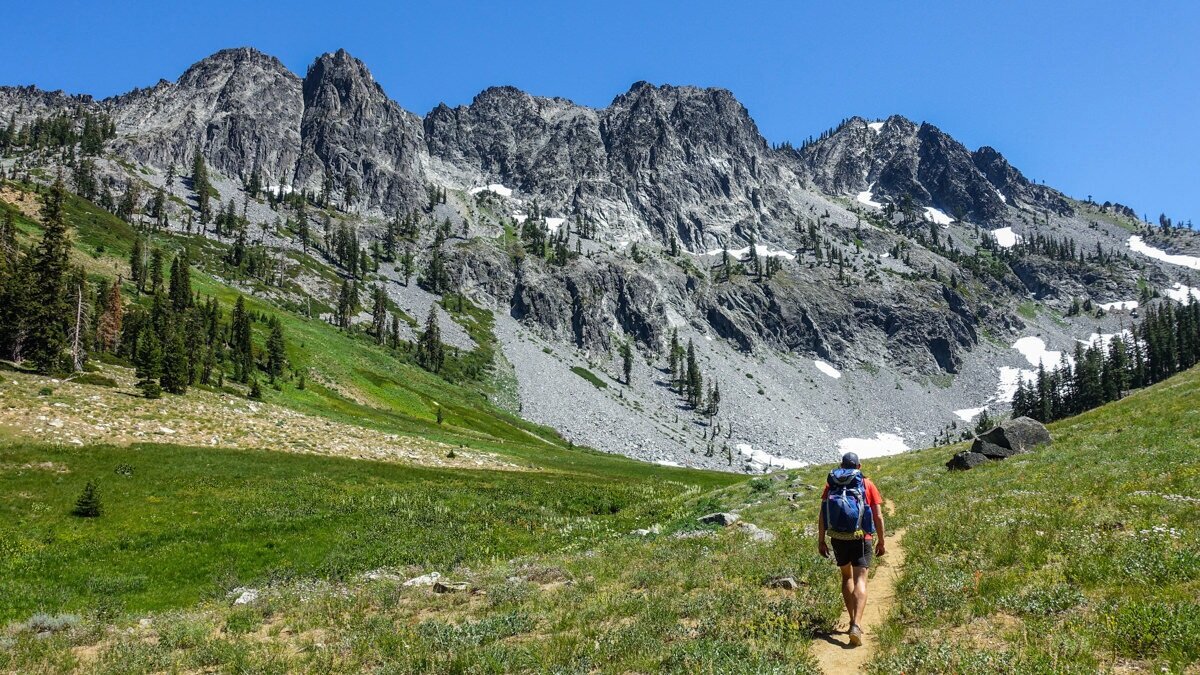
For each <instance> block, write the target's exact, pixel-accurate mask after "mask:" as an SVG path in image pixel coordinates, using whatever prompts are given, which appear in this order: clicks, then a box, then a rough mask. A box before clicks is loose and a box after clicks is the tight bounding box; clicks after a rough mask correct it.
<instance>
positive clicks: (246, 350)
mask: <svg viewBox="0 0 1200 675" xmlns="http://www.w3.org/2000/svg"><path fill="white" fill-rule="evenodd" d="M230 331H231V336H230V337H231V342H232V345H231V346H232V347H233V372H234V379H235V380H237V381H238V382H241V383H242V384H245V383H247V382H249V381H250V375H251V373H252V371H253V370H254V346H253V343H252V341H251V330H250V315H249V314H248V313H247V312H246V299H245V298H244V297H243V296H241V295H239V296H238V298H237V302H236V303H235V304H234V306H233V314H232V316H230Z"/></svg>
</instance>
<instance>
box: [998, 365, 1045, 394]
mask: <svg viewBox="0 0 1200 675" xmlns="http://www.w3.org/2000/svg"><path fill="white" fill-rule="evenodd" d="M1022 381H1024V382H1025V384H1033V383H1034V382H1036V381H1037V373H1036V372H1034V371H1032V370H1025V369H1022V368H1012V367H1010V366H1003V367H1001V368H1000V382H999V383H998V384H997V385H996V400H997V401H999V402H1001V403H1012V400H1013V396H1015V395H1016V393H1017V384H1018V383H1020V382H1022Z"/></svg>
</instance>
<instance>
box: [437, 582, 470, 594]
mask: <svg viewBox="0 0 1200 675" xmlns="http://www.w3.org/2000/svg"><path fill="white" fill-rule="evenodd" d="M469 588H470V586H468V585H467V582H465V581H437V582H434V584H433V592H434V593H463V592H465V591H467V590H468V589H469Z"/></svg>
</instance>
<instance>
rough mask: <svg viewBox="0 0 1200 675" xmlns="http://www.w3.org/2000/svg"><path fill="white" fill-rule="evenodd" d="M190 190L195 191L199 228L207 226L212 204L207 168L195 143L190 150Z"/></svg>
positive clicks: (198, 146)
mask: <svg viewBox="0 0 1200 675" xmlns="http://www.w3.org/2000/svg"><path fill="white" fill-rule="evenodd" d="M192 189H193V190H195V191H196V208H197V210H199V211H200V227H201V230H203V228H204V226H206V225H208V223H209V221H211V220H212V215H213V214H212V203H211V201H210V199H211V197H210V195H209V184H208V167H207V166H206V165H205V163H204V155H203V154H202V153H201V152H200V144H199V143H197V144H196V146H195V148H194V149H193V150H192Z"/></svg>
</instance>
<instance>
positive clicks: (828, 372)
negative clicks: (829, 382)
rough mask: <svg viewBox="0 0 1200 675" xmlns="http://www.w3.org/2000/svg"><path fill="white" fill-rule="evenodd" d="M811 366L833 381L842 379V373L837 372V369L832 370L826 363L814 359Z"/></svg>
mask: <svg viewBox="0 0 1200 675" xmlns="http://www.w3.org/2000/svg"><path fill="white" fill-rule="evenodd" d="M813 365H814V366H816V367H817V370H819V371H821V372H822V373H825V374H826V375H828V376H830V377H832V378H833V379H835V380H838V379H841V377H842V372H841V371H840V370H838V369H837V368H834V367H833V366H831V365H829V364H828V363H825V362H824V361H822V360H820V359H814V360H813Z"/></svg>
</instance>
